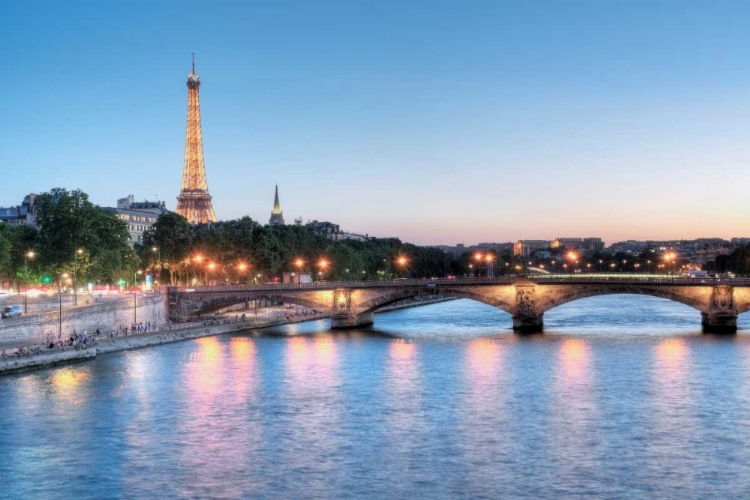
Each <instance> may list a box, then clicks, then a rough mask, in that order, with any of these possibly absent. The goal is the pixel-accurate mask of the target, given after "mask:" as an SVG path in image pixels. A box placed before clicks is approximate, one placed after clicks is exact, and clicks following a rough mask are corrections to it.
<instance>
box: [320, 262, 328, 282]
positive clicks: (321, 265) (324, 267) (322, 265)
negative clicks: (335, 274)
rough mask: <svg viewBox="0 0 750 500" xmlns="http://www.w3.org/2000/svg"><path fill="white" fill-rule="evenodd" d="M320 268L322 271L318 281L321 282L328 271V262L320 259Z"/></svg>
mask: <svg viewBox="0 0 750 500" xmlns="http://www.w3.org/2000/svg"><path fill="white" fill-rule="evenodd" d="M318 267H319V268H320V271H318V281H320V279H321V278H322V276H323V273H324V272H326V270H327V269H328V261H327V260H325V259H320V262H318Z"/></svg>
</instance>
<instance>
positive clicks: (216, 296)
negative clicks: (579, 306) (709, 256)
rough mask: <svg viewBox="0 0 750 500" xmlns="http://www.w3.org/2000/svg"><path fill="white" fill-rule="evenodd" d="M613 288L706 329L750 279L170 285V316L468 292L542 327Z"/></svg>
mask: <svg viewBox="0 0 750 500" xmlns="http://www.w3.org/2000/svg"><path fill="white" fill-rule="evenodd" d="M611 294H638V295H651V296H653V297H661V298H664V299H669V300H673V301H675V302H680V303H682V304H685V305H688V306H690V307H692V308H694V309H697V310H698V311H699V312H700V313H701V318H702V321H701V322H702V325H703V327H704V330H706V331H723V332H735V331H736V329H737V316H738V315H739V314H741V313H743V312H745V311H748V310H750V279H713V278H670V277H664V276H645V277H644V276H632V277H630V276H627V275H623V276H616V277H613V276H611V275H610V276H597V275H595V274H593V275H582V276H575V275H574V276H560V275H548V276H537V277H533V278H528V277H500V278H458V279H430V280H416V279H414V280H412V279H406V280H393V281H339V282H320V283H302V284H296V283H295V284H265V285H228V286H216V287H209V286H205V287H196V288H178V287H170V288H169V289H168V291H167V295H168V300H169V316H170V318H171V319H173V320H175V321H185V320H187V319H189V318H190V317H194V316H196V315H199V314H205V313H210V312H213V311H217V310H219V309H223V308H225V307H228V306H231V305H235V304H239V303H243V302H249V301H254V300H262V299H266V300H272V301H277V302H285V303H294V304H298V305H302V306H306V307H311V308H314V309H318V310H324V311H326V312H329V313H330V315H331V328H352V327H359V326H364V325H369V324H372V323H373V317H374V314H375V312H377V310H378V309H380V308H383V307H385V306H387V305H389V304H393V303H394V302H398V301H401V300H404V299H408V298H411V297H417V296H437V297H455V298H465V299H471V300H475V301H478V302H483V303H485V304H488V305H491V306H494V307H497V308H498V309H502V310H503V311H505V312H507V313H508V314H510V315H511V316H512V317H513V328H514V329H516V330H522V331H541V329H542V326H543V323H544V321H543V318H544V313H545V312H546V311H548V310H550V309H552V308H554V307H557V306H559V305H562V304H565V303H567V302H571V301H573V300H578V299H583V298H586V297H594V296H597V295H611Z"/></svg>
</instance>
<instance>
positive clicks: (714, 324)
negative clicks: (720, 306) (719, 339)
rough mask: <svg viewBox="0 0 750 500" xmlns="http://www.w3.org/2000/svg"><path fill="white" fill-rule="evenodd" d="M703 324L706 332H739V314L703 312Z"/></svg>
mask: <svg viewBox="0 0 750 500" xmlns="http://www.w3.org/2000/svg"><path fill="white" fill-rule="evenodd" d="M701 325H703V331H704V332H705V333H737V315H736V314H732V313H725V314H706V313H701Z"/></svg>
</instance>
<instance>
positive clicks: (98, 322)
mask: <svg viewBox="0 0 750 500" xmlns="http://www.w3.org/2000/svg"><path fill="white" fill-rule="evenodd" d="M136 302H137V310H136V311H134V301H133V299H132V297H131V298H127V299H123V300H116V301H108V302H102V303H97V304H92V305H86V306H81V307H76V308H69V309H63V311H62V335H63V337H65V336H70V334H72V333H73V332H78V333H81V332H83V330H84V329H86V330H89V331H94V330H96V329H97V328H100V329H102V330H106V331H109V330H115V329H117V328H118V327H120V326H121V325H130V324H131V323H133V322H134V321H136V320H137V322H139V323H141V322H143V323H145V322H147V321H150V322H152V323H156V324H158V325H162V324H164V323H166V322H167V319H166V309H165V304H164V296H163V295H158V294H153V295H140V296H138V299H137V301H136ZM59 327H60V314H59V311H54V312H45V313H41V314H30V315H27V316H21V317H20V318H13V319H5V320H3V321H2V326H0V344H13V343H19V344H30V343H34V342H39V341H41V340H43V339H44V337H45V335H46V333H48V332H49V333H53V334H54V335H55V337H57V334H58V331H59Z"/></svg>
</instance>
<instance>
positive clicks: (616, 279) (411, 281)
mask: <svg viewBox="0 0 750 500" xmlns="http://www.w3.org/2000/svg"><path fill="white" fill-rule="evenodd" d="M516 282H533V283H539V284H555V283H562V284H574V283H580V284H596V283H602V284H606V283H639V284H658V285H664V284H674V285H716V284H727V285H735V286H750V278H693V277H683V276H625V275H623V276H612V275H609V276H602V275H593V274H584V275H538V276H536V275H535V276H522V275H521V276H518V275H513V276H500V277H492V278H487V277H478V278H436V279H415V278H407V279H397V280H384V281H325V282H313V283H273V284H270V283H266V284H261V285H216V286H206V285H203V286H197V287H169V289H170V290H172V291H177V292H179V293H191V292H195V293H200V292H245V291H255V292H267V291H281V290H333V289H336V288H392V287H416V286H419V287H425V286H426V287H431V286H437V285H481V284H512V283H516Z"/></svg>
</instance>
